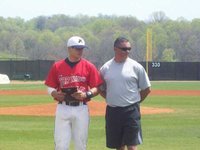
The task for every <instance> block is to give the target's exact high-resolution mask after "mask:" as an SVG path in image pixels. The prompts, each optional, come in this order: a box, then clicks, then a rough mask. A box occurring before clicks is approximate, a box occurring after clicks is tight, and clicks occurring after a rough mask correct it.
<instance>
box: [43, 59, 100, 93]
mask: <svg viewBox="0 0 200 150" xmlns="http://www.w3.org/2000/svg"><path fill="white" fill-rule="evenodd" d="M102 82H103V81H102V79H101V77H100V74H99V72H98V70H97V69H96V67H95V66H94V65H93V64H92V63H90V62H89V61H87V60H85V59H83V58H81V60H80V61H79V62H78V63H77V64H76V65H75V66H74V67H70V66H69V64H67V63H66V61H65V60H64V59H63V60H60V61H58V62H55V63H54V64H53V66H52V67H51V69H50V71H49V74H48V76H47V78H46V81H45V84H46V85H47V86H49V87H53V88H55V89H57V90H60V89H61V88H69V87H77V88H78V90H81V91H83V92H86V91H88V90H89V88H93V87H97V86H99V85H100V84H101V83H102Z"/></svg>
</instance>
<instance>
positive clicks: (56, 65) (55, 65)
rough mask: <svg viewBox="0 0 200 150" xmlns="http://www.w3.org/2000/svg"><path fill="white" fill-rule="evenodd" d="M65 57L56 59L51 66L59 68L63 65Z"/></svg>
mask: <svg viewBox="0 0 200 150" xmlns="http://www.w3.org/2000/svg"><path fill="white" fill-rule="evenodd" d="M65 64H66V62H65V59H61V60H57V61H55V62H54V63H53V67H56V68H59V67H62V66H63V65H65Z"/></svg>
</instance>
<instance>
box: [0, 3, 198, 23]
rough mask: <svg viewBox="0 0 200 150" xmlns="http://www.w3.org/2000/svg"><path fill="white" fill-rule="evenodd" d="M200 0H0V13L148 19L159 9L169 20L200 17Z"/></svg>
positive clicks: (15, 15) (2, 15)
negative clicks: (112, 16)
mask: <svg viewBox="0 0 200 150" xmlns="http://www.w3.org/2000/svg"><path fill="white" fill-rule="evenodd" d="M199 8H200V0H0V16H1V17H4V18H8V17H12V18H15V17H20V18H23V19H25V20H30V19H32V18H35V17H38V16H52V15H55V14H65V15H69V16H76V15H80V14H82V15H88V16H98V15H99V14H102V15H116V16H133V17H136V18H137V19H138V20H143V21H147V20H149V19H150V16H151V15H152V13H153V12H158V11H162V12H164V13H165V15H166V16H167V17H169V18H170V19H172V20H176V19H178V18H181V17H183V18H185V19H186V20H189V21H191V20H192V19H194V18H200V9H199Z"/></svg>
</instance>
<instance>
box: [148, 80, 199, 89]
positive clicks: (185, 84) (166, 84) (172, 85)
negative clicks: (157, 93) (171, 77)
mask: <svg viewBox="0 0 200 150" xmlns="http://www.w3.org/2000/svg"><path fill="white" fill-rule="evenodd" d="M151 84H152V89H156V90H158V89H159V90H200V82H199V81H181V82H175V81H163V82H162V81H152V82H151Z"/></svg>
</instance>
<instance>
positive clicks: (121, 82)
mask: <svg viewBox="0 0 200 150" xmlns="http://www.w3.org/2000/svg"><path fill="white" fill-rule="evenodd" d="M100 73H101V75H102V77H103V79H104V80H105V82H106V102H107V104H108V105H109V106H113V107H115V106H119V107H124V106H128V105H130V104H134V103H136V102H139V101H140V99H141V97H140V90H144V89H146V88H148V87H150V86H151V84H150V81H149V78H148V76H147V74H146V71H145V69H144V68H143V66H142V65H140V64H139V63H138V62H136V61H134V60H133V59H130V58H127V59H126V61H125V62H123V63H117V62H116V61H115V60H114V58H113V59H111V60H109V61H108V62H106V63H105V64H104V65H103V66H102V67H101V69H100Z"/></svg>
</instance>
